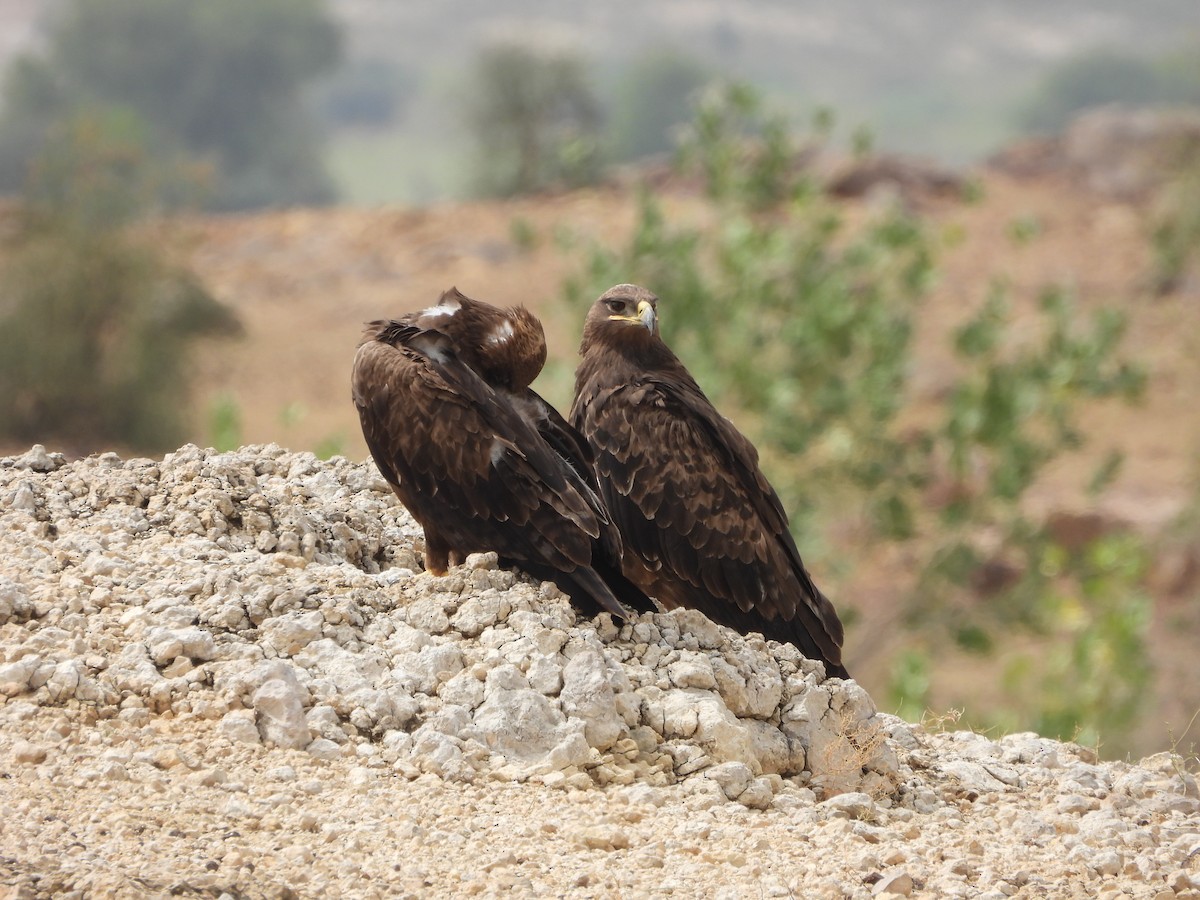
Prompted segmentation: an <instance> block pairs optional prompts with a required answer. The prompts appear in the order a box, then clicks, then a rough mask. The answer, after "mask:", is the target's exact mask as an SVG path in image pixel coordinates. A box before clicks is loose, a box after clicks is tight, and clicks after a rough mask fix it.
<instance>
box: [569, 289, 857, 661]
mask: <svg viewBox="0 0 1200 900" xmlns="http://www.w3.org/2000/svg"><path fill="white" fill-rule="evenodd" d="M657 306H658V298H657V297H655V296H654V294H652V293H651V292H650V291H648V290H646V289H645V288H643V287H638V286H637V285H631V284H620V285H617V286H616V287H613V288H610V289H609V290H608V291H606V292H605V293H604V294H603V295H602V296H601V297H600V299H599V300H597V301H596V303H595V305H594V306H593V307H592V309H591V311H590V312H589V313H588V317H587V321H586V323H585V325H584V329H583V343H582V345H581V346H580V354H581V356H582V357H583V360H582V362H581V363H580V365H579V368H578V370H577V371H576V373H575V401H574V403H573V404H572V407H571V423H572V424H573V425H574V426H575V427H576V428H578V429H579V430H580V431H581V432H582V433H583V435H584V437H585V438H586V439H587V441H588V443H589V444H590V445H591V448H592V452H593V454H594V456H595V466H596V471H597V474H598V476H599V480H600V487H601V492H602V494H603V496H604V500H605V503H606V504H607V506H608V509H609V513H610V515H611V516H612V518H613V521H614V522H615V523H616V524H617V526H618V527H619V528H620V530H621V533H622V536H623V538H624V542H625V556H624V560H625V574H626V575H628V576H629V578H630V580H632V581H633V582H634V583H636V584H637V585H638V586H639V587H641V588H642V589H643V590H644V591H645V592H646V593H647V594H649V595H650V596H652V597H654V598H655V599H656V600H658V601H659V603H661V604H662V605H664V606H666V607H668V608H671V607H678V606H687V607H694V608H696V609H699V610H700V611H702V612H703V613H705V614H706V615H707V616H708V617H709V618H710V619H712V620H713V621H715V622H720V623H722V624H724V625H728V626H730V627H732V628H735V629H737V630H738V631H741V632H742V633H746V632H749V631H758V632H761V633H762V634H763V635H764V636H765V637H768V638H771V639H774V640H778V641H788V642H790V643H792V644H794V645H795V646H796V647H797V648H798V649H799V650H801V651H802V652H803V653H804V654H805V655H806V656H808V657H810V658H811V659H817V660H821V661H822V662H824V663H825V667H826V670H827V672H828V673H829V674H831V675H834V676H839V677H843V678H844V677H848V675H847V673H846V669H845V667H844V666H843V665H842V638H843V634H842V624H841V622H840V621H839V620H838V617H837V612H836V611H835V610H834V608H833V604H831V603H830V602H829V600H828V599H827V598H826V597H825V595H824V594H822V593H821V592H820V591H819V590H818V589H817V588H816V586H815V585H814V584H813V582H812V579H811V577H810V576H809V574H808V571H807V570H806V569H805V568H804V564H803V563H802V562H801V560H800V553H799V551H798V550H797V549H796V543H795V541H794V540H793V538H792V536H791V533H790V532H789V531H788V521H787V514H786V513H785V512H784V510H783V506H782V504H781V503H780V501H779V497H778V495H776V493H775V490H774V489H773V488H772V487H771V485H770V484H769V483H768V482H767V479H766V478H765V477H763V474H762V472H761V471H760V469H759V467H758V453H757V451H756V450H755V449H754V447H753V445H752V444H751V443H750V441H748V440H747V439H746V438H745V437H744V436H743V435H742V434H741V432H739V431H738V430H737V429H736V428H735V427H734V426H733V423H731V422H730V421H729V420H728V419H726V418H725V417H724V416H722V415H721V414H720V413H718V412H717V411H716V409H715V408H714V407H713V405H712V404H711V403H710V402H709V400H708V398H707V397H705V396H704V393H703V392H702V391H701V390H700V387H699V386H698V385H697V384H696V382H695V380H694V379H693V378H692V376H691V375H690V374H689V373H688V371H687V369H685V368H684V366H683V364H682V363H681V362H680V361H679V359H678V358H677V357H676V356H675V354H674V353H672V352H671V350H670V348H668V347H667V345H666V344H665V343H663V341H662V338H661V337H659V334H658V318H657Z"/></svg>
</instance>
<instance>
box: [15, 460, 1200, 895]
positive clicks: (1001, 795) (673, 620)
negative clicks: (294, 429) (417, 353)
mask: <svg viewBox="0 0 1200 900" xmlns="http://www.w3.org/2000/svg"><path fill="white" fill-rule="evenodd" d="M418 532H419V529H418V528H417V527H416V526H415V523H414V522H413V521H412V519H411V518H410V517H409V516H408V515H407V513H406V512H405V511H404V510H403V509H402V508H401V507H400V506H399V505H398V504H397V503H396V502H395V501H394V500H393V498H392V497H391V495H390V494H389V493H388V492H387V490H386V486H385V485H384V484H383V483H382V482H381V480H380V479H379V477H378V475H377V473H376V472H375V470H374V468H373V467H371V466H370V465H367V464H359V463H350V462H347V461H346V460H344V459H336V460H332V461H330V462H321V461H319V460H317V459H316V458H314V457H313V456H312V455H311V454H308V453H298V454H293V453H288V452H286V451H284V450H282V449H281V448H279V447H277V446H252V447H245V448H242V449H239V450H237V451H233V452H229V453H215V452H211V451H203V450H200V449H198V448H196V447H193V446H186V447H183V448H181V449H180V450H178V451H177V452H174V453H171V454H168V455H166V456H165V457H163V458H162V459H130V460H122V459H120V458H119V457H118V456H116V455H115V454H112V453H108V454H103V455H99V456H94V457H90V458H88V459H84V460H78V461H75V462H71V463H67V462H66V461H65V460H64V459H63V458H62V457H61V456H60V455H56V454H51V453H47V452H46V451H45V450H44V449H43V448H41V447H35V448H33V449H32V450H31V451H29V452H28V453H25V454H23V455H21V456H19V457H10V458H5V459H0V774H2V776H3V777H2V778H0V806H2V807H3V809H4V810H5V814H4V815H3V816H0V848H2V849H0V896H4V897H12V898H25V897H43V896H61V895H79V896H120V897H125V896H167V895H170V896H181V895H182V896H203V897H218V896H220V897H253V898H258V897H272V898H281V897H327V896H363V897H370V896H414V897H415V896H421V897H451V896H455V897H457V896H500V895H501V894H511V893H512V892H514V891H516V892H519V893H520V894H521V895H522V896H571V897H611V896H623V897H651V896H677V897H701V896H704V897H714V896H715V897H729V898H733V897H745V896H771V897H787V896H806V897H830V898H842V897H854V898H868V897H871V896H874V895H880V894H884V895H898V896H909V895H918V896H930V897H933V896H937V897H988V898H998V897H1005V896H1031V897H1032V896H1038V897H1076V896H1102V897H1120V896H1131V897H1137V898H1155V900H1166V898H1180V900H1182V898H1190V900H1195V898H1197V897H1200V792H1198V790H1197V786H1196V781H1195V779H1194V778H1193V777H1192V776H1191V775H1189V774H1187V773H1186V772H1185V770H1184V768H1183V761H1182V760H1180V758H1179V757H1174V756H1171V755H1169V754H1159V755H1157V756H1154V757H1151V758H1149V759H1146V760H1143V761H1142V762H1140V763H1138V764H1126V763H1098V762H1097V761H1096V760H1095V757H1094V756H1093V755H1092V754H1091V753H1090V751H1087V750H1084V749H1082V748H1079V747H1077V746H1074V745H1069V744H1060V743H1057V742H1054V741H1049V740H1045V739H1043V738H1039V737H1037V736H1036V735H1032V734H1017V735H1010V736H1007V737H1005V738H1003V739H1001V740H999V741H993V740H990V739H988V738H986V737H984V736H982V735H977V734H971V733H968V732H958V733H948V734H942V733H937V732H936V731H935V730H927V729H925V728H922V727H920V726H916V725H913V724H910V723H905V722H903V721H901V720H899V719H897V718H895V717H892V716H888V715H884V714H880V713H878V712H876V710H875V708H874V705H873V704H872V702H871V700H870V698H869V697H868V696H867V695H866V693H865V692H864V691H863V690H862V688H861V687H859V686H858V685H857V684H855V683H854V682H843V681H840V680H837V679H828V680H827V679H825V677H824V672H823V671H822V668H821V666H820V665H819V664H815V663H810V662H808V661H807V660H804V659H803V658H801V657H800V656H799V655H798V654H797V653H796V651H795V650H794V649H792V648H790V647H788V646H787V645H778V644H774V643H766V642H763V641H762V640H760V639H757V638H749V639H746V638H742V637H741V636H739V635H737V634H734V633H732V632H729V631H727V630H725V629H722V628H719V627H717V626H714V625H712V624H711V623H709V622H707V620H705V619H704V618H703V617H701V616H698V615H696V614H693V613H687V612H675V613H672V614H668V615H644V616H640V617H638V618H637V619H635V620H633V621H631V622H628V623H619V622H613V621H612V620H611V619H610V618H609V617H608V616H601V617H599V618H597V619H595V620H587V619H583V618H581V617H579V616H577V615H576V614H575V613H574V612H573V610H572V609H571V607H570V605H569V604H568V602H567V600H566V598H564V597H563V596H562V595H561V594H559V593H558V592H557V591H556V590H554V589H553V588H552V587H551V586H550V585H540V586H539V585H538V584H536V583H531V582H529V581H528V580H526V579H524V578H521V577H515V576H514V575H513V574H512V573H510V572H506V571H502V570H499V569H497V568H496V567H495V561H494V558H493V557H492V556H491V555H479V556H474V557H472V558H471V559H470V560H469V561H468V564H467V566H465V567H464V568H463V569H460V570H457V571H455V572H453V573H452V574H451V575H450V576H448V577H446V578H444V579H435V578H431V577H429V576H427V575H425V574H416V573H415V572H414V569H415V568H416V556H417V554H418V553H419V552H420V550H421V547H420V539H419V537H418Z"/></svg>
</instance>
